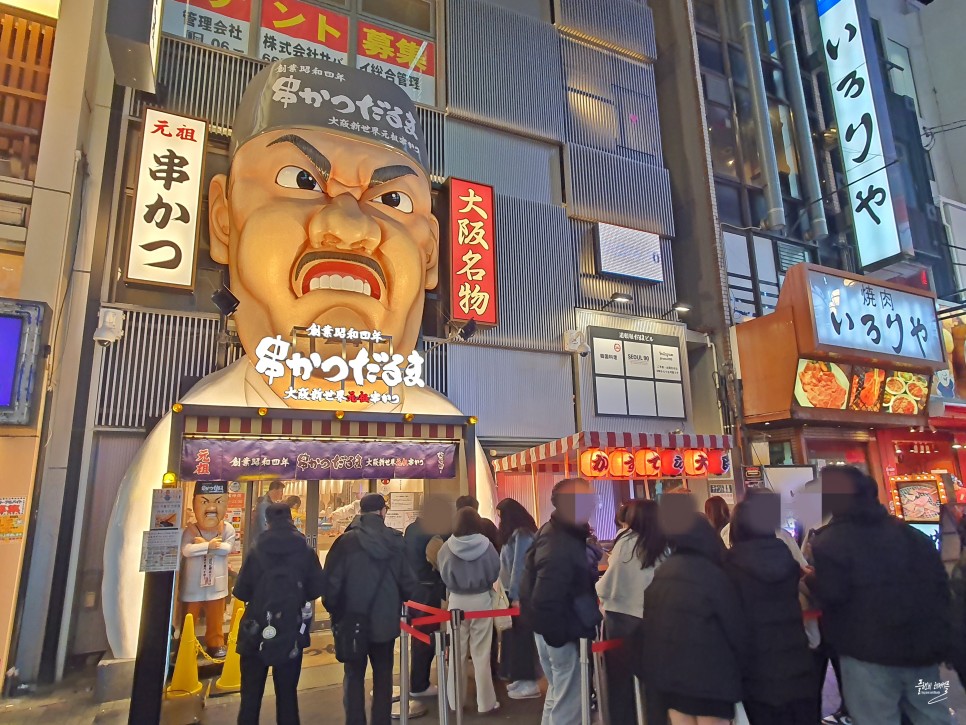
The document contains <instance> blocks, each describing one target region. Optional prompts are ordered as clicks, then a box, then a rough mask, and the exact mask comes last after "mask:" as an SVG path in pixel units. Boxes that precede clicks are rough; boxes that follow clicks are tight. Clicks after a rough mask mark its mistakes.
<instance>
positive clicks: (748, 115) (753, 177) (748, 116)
mask: <svg viewBox="0 0 966 725" xmlns="http://www.w3.org/2000/svg"><path fill="white" fill-rule="evenodd" d="M735 110H736V111H737V112H738V135H739V137H740V141H741V151H742V157H743V160H744V181H745V183H747V184H754V185H755V186H761V185H762V183H763V179H762V174H761V157H760V156H759V154H758V141H757V139H756V137H755V117H754V112H753V109H752V104H751V94H750V93H749V92H748V91H747V90H746V89H744V88H735Z"/></svg>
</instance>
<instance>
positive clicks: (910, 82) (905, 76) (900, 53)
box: [886, 40, 922, 115]
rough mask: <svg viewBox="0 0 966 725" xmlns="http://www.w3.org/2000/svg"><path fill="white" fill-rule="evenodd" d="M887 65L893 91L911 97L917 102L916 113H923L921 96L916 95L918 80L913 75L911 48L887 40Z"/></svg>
mask: <svg viewBox="0 0 966 725" xmlns="http://www.w3.org/2000/svg"><path fill="white" fill-rule="evenodd" d="M886 65H887V67H888V68H889V85H890V86H891V87H892V92H893V93H895V94H896V95H899V96H906V97H908V98H911V99H912V100H913V102H914V103H915V104H916V114H917V115H922V114H921V112H920V110H919V96H918V95H916V80H915V78H913V76H912V59H911V58H910V57H909V49H908V48H907V47H906V46H904V45H900V44H899V43H897V42H896V41H894V40H886Z"/></svg>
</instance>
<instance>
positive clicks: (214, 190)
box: [208, 174, 231, 264]
mask: <svg viewBox="0 0 966 725" xmlns="http://www.w3.org/2000/svg"><path fill="white" fill-rule="evenodd" d="M208 235H209V245H210V247H211V258H212V259H213V260H214V261H216V262H218V264H228V242H229V239H230V238H231V214H230V213H229V211H228V178H227V177H226V176H225V175H224V174H216V175H215V176H214V177H213V178H212V179H211V185H210V186H209V187H208Z"/></svg>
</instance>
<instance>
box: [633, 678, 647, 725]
mask: <svg viewBox="0 0 966 725" xmlns="http://www.w3.org/2000/svg"><path fill="white" fill-rule="evenodd" d="M634 709H635V710H637V725H646V724H645V722H644V700H642V699H641V681H640V680H639V679H637V675H634Z"/></svg>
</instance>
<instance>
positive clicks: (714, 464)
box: [708, 450, 731, 476]
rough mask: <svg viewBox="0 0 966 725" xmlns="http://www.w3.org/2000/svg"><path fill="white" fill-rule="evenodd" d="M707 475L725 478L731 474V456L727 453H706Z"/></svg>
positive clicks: (719, 451)
mask: <svg viewBox="0 0 966 725" xmlns="http://www.w3.org/2000/svg"><path fill="white" fill-rule="evenodd" d="M708 473H709V474H710V475H712V476H726V475H728V474H729V473H731V454H730V453H729V452H728V451H721V450H718V451H708Z"/></svg>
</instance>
